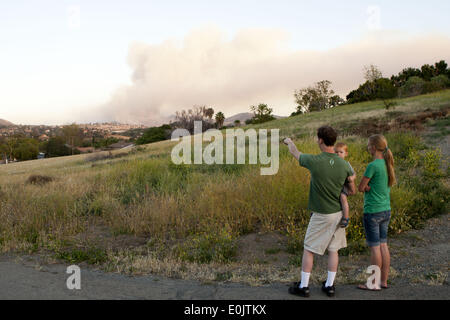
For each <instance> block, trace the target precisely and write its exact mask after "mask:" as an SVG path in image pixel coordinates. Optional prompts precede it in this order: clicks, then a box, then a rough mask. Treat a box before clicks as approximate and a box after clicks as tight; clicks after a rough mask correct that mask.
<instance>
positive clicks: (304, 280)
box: [299, 271, 311, 288]
mask: <svg viewBox="0 0 450 320" xmlns="http://www.w3.org/2000/svg"><path fill="white" fill-rule="evenodd" d="M310 275H311V273H308V272H303V271H302V281H301V282H300V285H299V288H305V287H307V286H308V284H309V276H310Z"/></svg>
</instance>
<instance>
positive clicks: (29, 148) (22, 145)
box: [13, 138, 39, 161]
mask: <svg viewBox="0 0 450 320" xmlns="http://www.w3.org/2000/svg"><path fill="white" fill-rule="evenodd" d="M38 153H39V146H38V141H37V140H35V139H31V138H24V139H20V140H19V141H18V142H17V145H16V147H15V149H14V152H13V156H14V158H16V159H17V160H20V161H25V160H32V159H36V158H37V155H38Z"/></svg>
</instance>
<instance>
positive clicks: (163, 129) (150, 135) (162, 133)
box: [136, 124, 172, 145]
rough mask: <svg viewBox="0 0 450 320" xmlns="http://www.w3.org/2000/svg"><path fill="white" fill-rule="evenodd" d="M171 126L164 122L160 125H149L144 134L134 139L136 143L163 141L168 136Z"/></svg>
mask: <svg viewBox="0 0 450 320" xmlns="http://www.w3.org/2000/svg"><path fill="white" fill-rule="evenodd" d="M171 132H172V127H171V126H170V125H168V124H164V125H162V126H160V127H151V128H148V129H146V130H145V131H144V134H143V135H142V136H141V137H139V138H138V139H137V140H136V144H137V145H140V144H146V143H152V142H157V141H163V140H167V139H169V138H170V134H171Z"/></svg>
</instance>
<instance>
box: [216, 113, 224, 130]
mask: <svg viewBox="0 0 450 320" xmlns="http://www.w3.org/2000/svg"><path fill="white" fill-rule="evenodd" d="M215 119H216V125H217V127H218V128H222V126H223V122H224V121H225V115H224V114H223V113H222V112H221V111H219V112H217V113H216V117H215Z"/></svg>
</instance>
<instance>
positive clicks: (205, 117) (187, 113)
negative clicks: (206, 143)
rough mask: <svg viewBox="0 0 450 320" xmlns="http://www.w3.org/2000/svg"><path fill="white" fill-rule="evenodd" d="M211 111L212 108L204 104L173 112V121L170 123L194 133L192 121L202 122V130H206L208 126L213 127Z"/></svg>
mask: <svg viewBox="0 0 450 320" xmlns="http://www.w3.org/2000/svg"><path fill="white" fill-rule="evenodd" d="M211 111H214V110H213V109H212V108H206V107H205V106H194V107H193V108H192V109H189V110H181V111H176V112H175V122H173V123H172V126H173V127H174V128H183V129H187V130H188V131H189V132H190V133H191V134H193V133H194V122H195V121H201V122H202V130H203V131H206V130H208V129H209V128H213V127H214V123H213V121H212V115H211Z"/></svg>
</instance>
